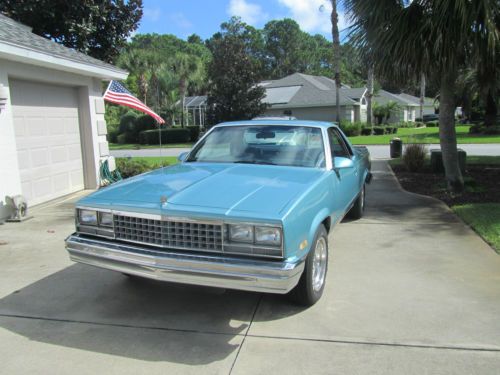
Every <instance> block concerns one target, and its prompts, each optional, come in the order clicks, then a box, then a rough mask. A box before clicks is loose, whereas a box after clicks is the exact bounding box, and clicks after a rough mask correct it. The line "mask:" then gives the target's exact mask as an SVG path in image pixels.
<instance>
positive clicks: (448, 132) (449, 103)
mask: <svg viewBox="0 0 500 375" xmlns="http://www.w3.org/2000/svg"><path fill="white" fill-rule="evenodd" d="M455 82H456V74H455V73H453V72H448V73H445V74H444V75H443V76H442V77H441V93H440V103H439V141H440V143H441V151H442V155H443V165H444V171H445V175H446V182H447V184H448V189H449V190H450V191H452V192H454V193H460V192H462V191H463V189H464V180H463V177H462V172H461V171H460V167H459V165H458V151H457V134H456V131H455V95H454V94H455Z"/></svg>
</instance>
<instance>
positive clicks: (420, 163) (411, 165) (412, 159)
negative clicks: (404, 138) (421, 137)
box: [403, 143, 425, 172]
mask: <svg viewBox="0 0 500 375" xmlns="http://www.w3.org/2000/svg"><path fill="white" fill-rule="evenodd" d="M403 163H404V164H405V166H406V168H407V169H408V170H409V171H410V172H419V171H421V170H422V168H423V167H424V164H425V145H423V144H421V143H412V144H409V145H407V146H406V147H405V151H404V153H403Z"/></svg>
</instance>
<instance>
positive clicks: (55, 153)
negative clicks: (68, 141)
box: [50, 146, 68, 164]
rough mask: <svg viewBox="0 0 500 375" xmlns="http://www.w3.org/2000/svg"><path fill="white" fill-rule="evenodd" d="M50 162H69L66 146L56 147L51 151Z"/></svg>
mask: <svg viewBox="0 0 500 375" xmlns="http://www.w3.org/2000/svg"><path fill="white" fill-rule="evenodd" d="M50 161H51V163H52V164H55V163H62V162H65V161H68V150H67V149H66V146H55V147H52V148H51V149H50Z"/></svg>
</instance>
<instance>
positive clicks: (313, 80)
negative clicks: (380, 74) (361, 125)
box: [261, 73, 364, 108]
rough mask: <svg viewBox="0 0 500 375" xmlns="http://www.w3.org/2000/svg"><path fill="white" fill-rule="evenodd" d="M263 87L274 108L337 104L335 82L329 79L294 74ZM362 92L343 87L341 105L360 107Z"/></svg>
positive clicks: (265, 99) (266, 83) (268, 101)
mask: <svg viewBox="0 0 500 375" xmlns="http://www.w3.org/2000/svg"><path fill="white" fill-rule="evenodd" d="M261 85H262V84H261ZM262 86H264V88H265V89H266V97H265V98H264V102H266V103H268V104H270V105H271V106H272V107H273V108H297V107H324V106H333V105H335V103H336V93H335V81H334V80H332V79H330V78H328V77H323V76H312V75H308V74H302V73H294V74H291V75H289V76H287V77H284V78H282V79H278V80H275V81H271V82H270V83H268V82H265V84H264V85H262ZM349 90H358V91H352V92H351V91H349ZM360 91H361V89H351V88H348V87H344V86H343V87H342V88H341V92H340V105H343V106H345V105H358V104H359V98H361V96H359V92H360ZM363 92H364V91H363ZM353 93H356V95H354V97H356V96H358V100H355V99H352V98H351V94H353Z"/></svg>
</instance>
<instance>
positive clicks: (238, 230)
mask: <svg viewBox="0 0 500 375" xmlns="http://www.w3.org/2000/svg"><path fill="white" fill-rule="evenodd" d="M229 239H230V240H231V241H234V242H249V243H252V242H253V226H252V225H244V224H234V225H230V226H229Z"/></svg>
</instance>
